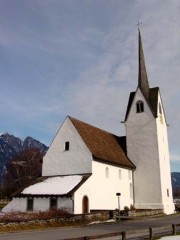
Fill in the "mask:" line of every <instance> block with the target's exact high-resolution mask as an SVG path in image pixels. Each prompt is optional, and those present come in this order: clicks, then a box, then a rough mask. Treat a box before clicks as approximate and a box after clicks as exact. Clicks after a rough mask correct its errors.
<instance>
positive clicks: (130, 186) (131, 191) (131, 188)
mask: <svg viewBox="0 0 180 240" xmlns="http://www.w3.org/2000/svg"><path fill="white" fill-rule="evenodd" d="M129 191H130V198H131V199H132V198H133V187H132V183H130V184H129Z"/></svg>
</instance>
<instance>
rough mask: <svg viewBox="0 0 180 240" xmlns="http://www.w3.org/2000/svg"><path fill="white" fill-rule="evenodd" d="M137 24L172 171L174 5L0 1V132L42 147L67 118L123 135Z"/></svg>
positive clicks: (176, 73)
mask: <svg viewBox="0 0 180 240" xmlns="http://www.w3.org/2000/svg"><path fill="white" fill-rule="evenodd" d="M138 19H139V20H140V21H142V22H143V24H142V25H141V33H142V39H143V47H144V54H145V60H146V67H147V72H148V77H149V82H150V86H151V87H156V86H159V87H160V90H161V95H162V98H163V103H164V107H165V112H166V117H167V121H168V123H169V125H170V126H169V128H168V132H169V145H170V157H171V169H172V171H180V146H179V140H180V128H179V123H180V112H179V111H180V94H179V93H180V79H179V78H180V67H179V63H180V27H179V24H180V1H179V0H171V1H169V0H151V1H144V0H133V1H132V0H126V1H123V0H30V1H29V0H0V84H1V94H0V102H1V104H0V112H1V124H0V132H9V133H11V134H14V135H16V136H19V137H21V138H24V137H26V136H32V137H34V138H36V139H38V140H40V141H42V142H43V143H45V144H47V145H49V144H50V143H51V141H52V139H53V137H54V135H55V134H56V132H57V130H58V128H59V126H60V124H61V123H62V122H63V120H64V119H65V117H66V116H67V115H70V116H73V117H76V118H78V119H80V120H82V121H85V122H88V123H90V124H92V125H95V126H97V127H100V128H103V129H105V130H107V131H110V132H113V133H115V134H117V135H124V134H125V130H124V126H123V125H122V124H121V123H120V122H121V121H122V120H123V119H124V116H125V112H126V107H127V102H128V97H129V93H130V92H131V91H134V90H136V87H137V79H138V61H137V59H138V56H137V54H138V51H137V47H138V46H137V44H138V32H137V27H135V24H136V23H137V21H138Z"/></svg>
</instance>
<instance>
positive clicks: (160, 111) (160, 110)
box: [159, 103, 162, 114]
mask: <svg viewBox="0 0 180 240" xmlns="http://www.w3.org/2000/svg"><path fill="white" fill-rule="evenodd" d="M159 113H160V114H162V107H161V104H160V103H159Z"/></svg>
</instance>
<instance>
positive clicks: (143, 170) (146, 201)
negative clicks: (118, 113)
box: [126, 89, 163, 208]
mask: <svg viewBox="0 0 180 240" xmlns="http://www.w3.org/2000/svg"><path fill="white" fill-rule="evenodd" d="M138 100H142V101H143V102H144V112H143V113H136V102H137V101H138ZM126 137H127V153H128V157H129V158H130V160H131V161H132V162H133V163H134V164H135V165H136V170H135V172H134V191H135V195H134V197H135V206H136V208H162V207H163V206H162V193H161V179H160V164H159V149H158V139H157V126H156V119H155V118H154V116H153V115H152V112H151V111H150V109H149V106H148V105H147V103H146V101H145V99H144V96H143V95H142V93H141V91H140V90H139V89H138V90H137V92H136V94H135V97H134V101H133V103H132V107H131V109H130V113H129V116H128V119H127V121H126Z"/></svg>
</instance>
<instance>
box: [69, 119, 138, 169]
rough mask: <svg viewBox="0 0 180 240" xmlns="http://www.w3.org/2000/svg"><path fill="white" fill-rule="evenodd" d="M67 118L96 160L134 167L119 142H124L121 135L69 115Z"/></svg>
mask: <svg viewBox="0 0 180 240" xmlns="http://www.w3.org/2000/svg"><path fill="white" fill-rule="evenodd" d="M69 119H70V120H71V122H72V123H73V125H74V126H75V128H76V130H77V131H78V133H79V134H80V136H81V138H82V139H83V141H84V142H85V144H86V145H87V147H88V148H89V150H90V151H91V153H92V155H93V157H94V158H95V159H96V160H100V161H104V162H108V163H110V164H115V165H119V166H123V167H126V168H130V169H135V165H134V164H133V163H132V162H131V161H130V160H129V159H128V158H127V156H126V154H125V152H124V151H123V148H124V145H123V147H121V143H123V144H124V141H122V138H121V137H118V136H115V135H113V134H112V133H109V132H106V131H104V130H101V129H99V128H97V127H94V126H91V125H89V124H87V123H84V122H81V121H79V120H77V119H75V118H72V117H69Z"/></svg>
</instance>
